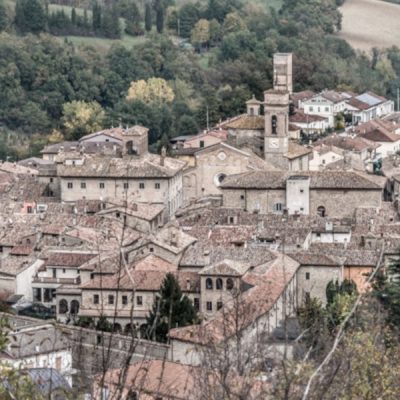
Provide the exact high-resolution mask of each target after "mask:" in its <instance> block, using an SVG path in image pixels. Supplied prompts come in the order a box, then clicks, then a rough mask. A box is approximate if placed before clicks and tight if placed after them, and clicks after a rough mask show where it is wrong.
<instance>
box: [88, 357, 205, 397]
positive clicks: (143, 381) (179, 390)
mask: <svg viewBox="0 0 400 400" xmlns="http://www.w3.org/2000/svg"><path fill="white" fill-rule="evenodd" d="M194 373H196V368H193V367H191V366H188V365H183V364H178V363H174V362H170V361H164V360H145V361H142V362H136V363H135V364H132V365H130V366H129V368H128V370H127V373H126V376H124V377H123V379H122V382H123V384H124V386H126V387H127V388H129V389H133V390H136V391H138V392H140V393H141V395H140V398H142V396H145V397H143V399H144V398H146V399H147V398H148V399H155V398H161V397H163V398H164V397H165V398H168V399H174V400H186V399H190V398H192V397H191V396H192V395H193V392H194V390H195V388H196V382H195V380H196V379H198V378H199V377H195V376H193V375H194ZM120 374H121V369H112V370H109V371H107V373H106V374H105V377H104V382H105V383H106V384H107V385H108V386H111V385H112V387H111V389H110V391H111V394H112V393H113V390H117V389H116V388H117V387H120V385H121V383H120V382H121V381H120V379H121V378H120ZM100 379H102V377H100V376H97V377H96V380H100ZM114 385H115V386H114ZM111 397H114V396H113V395H112V396H111Z"/></svg>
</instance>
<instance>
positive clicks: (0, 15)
mask: <svg viewBox="0 0 400 400" xmlns="http://www.w3.org/2000/svg"><path fill="white" fill-rule="evenodd" d="M7 24H8V17H7V9H6V6H5V4H4V0H0V32H1V31H4V30H5V29H6V28H7Z"/></svg>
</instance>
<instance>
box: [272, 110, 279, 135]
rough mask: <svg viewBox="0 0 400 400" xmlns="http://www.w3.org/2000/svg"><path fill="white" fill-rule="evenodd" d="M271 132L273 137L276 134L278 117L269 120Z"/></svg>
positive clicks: (274, 116)
mask: <svg viewBox="0 0 400 400" xmlns="http://www.w3.org/2000/svg"><path fill="white" fill-rule="evenodd" d="M271 132H272V134H273V135H276V134H277V133H278V117H277V116H276V115H273V116H272V118H271Z"/></svg>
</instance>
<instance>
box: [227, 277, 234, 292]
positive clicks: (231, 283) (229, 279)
mask: <svg viewBox="0 0 400 400" xmlns="http://www.w3.org/2000/svg"><path fill="white" fill-rule="evenodd" d="M233 286H234V284H233V280H232V278H228V279H227V280H226V288H227V289H228V290H232V289H233Z"/></svg>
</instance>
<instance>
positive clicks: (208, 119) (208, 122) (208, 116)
mask: <svg viewBox="0 0 400 400" xmlns="http://www.w3.org/2000/svg"><path fill="white" fill-rule="evenodd" d="M206 108H207V116H206V117H207V132H208V131H209V130H210V115H209V112H208V105H207V107H206Z"/></svg>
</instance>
